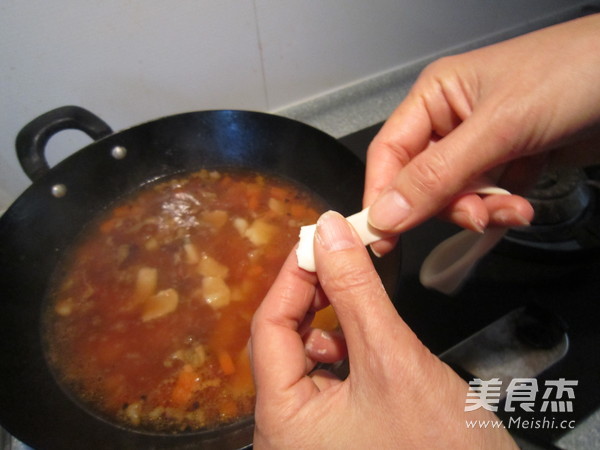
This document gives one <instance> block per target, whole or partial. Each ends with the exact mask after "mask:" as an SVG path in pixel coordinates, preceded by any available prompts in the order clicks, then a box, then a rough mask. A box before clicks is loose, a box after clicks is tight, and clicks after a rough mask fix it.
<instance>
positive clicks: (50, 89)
mask: <svg viewBox="0 0 600 450" xmlns="http://www.w3.org/2000/svg"><path fill="white" fill-rule="evenodd" d="M0 60H1V61H2V64H1V66H0V98H1V99H2V100H1V102H2V108H1V111H2V112H0V188H2V189H3V190H4V192H5V193H6V192H8V193H12V194H17V193H18V192H20V191H21V190H22V189H23V188H24V187H25V186H27V185H28V184H29V182H28V181H27V180H26V178H25V177H24V176H23V175H22V174H21V173H20V168H19V166H18V163H17V161H16V157H15V156H14V143H13V142H14V138H15V136H16V133H17V132H18V131H19V129H20V128H21V127H22V126H23V125H25V123H27V122H28V121H29V120H31V119H33V118H34V117H35V116H37V115H39V114H41V113H43V112H46V111H47V110H50V109H52V108H55V107H58V106H62V105H65V104H77V105H80V106H83V107H86V108H88V109H90V110H91V111H92V112H94V113H96V114H98V115H99V116H101V117H102V118H103V119H105V120H106V121H107V122H108V123H109V124H110V125H111V126H112V127H113V128H114V129H122V128H124V127H128V126H130V125H134V124H137V123H140V122H143V121H146V120H150V119H154V118H158V117H161V116H164V115H169V114H174V113H179V112H184V111H190V110H201V109H213V108H216V109H222V108H243V109H259V110H263V109H265V108H266V102H265V95H264V85H263V79H262V72H261V61H260V53H259V51H258V41H257V33H256V23H255V16H254V5H253V2H252V0H218V1H217V0H210V1H209V0H205V1H198V0H179V1H174V2H171V1H160V0H144V1H122V0H110V1H102V2H81V1H77V0H54V1H52V2H47V1H45V0H36V1H34V0H30V1H27V2H21V1H17V0H4V1H3V2H2V4H1V5H0ZM86 142H87V140H86V139H84V138H80V137H79V135H77V133H76V132H72V133H71V134H70V135H69V136H67V135H65V136H63V137H61V136H60V135H59V136H57V137H56V138H53V139H52V140H51V141H50V144H49V153H50V155H49V159H50V160H51V162H52V161H57V160H60V159H62V158H63V157H65V156H66V155H67V154H69V153H70V152H72V150H73V149H76V148H79V147H80V146H81V144H82V143H86Z"/></svg>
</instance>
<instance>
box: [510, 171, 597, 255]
mask: <svg viewBox="0 0 600 450" xmlns="http://www.w3.org/2000/svg"><path fill="white" fill-rule="evenodd" d="M599 172H600V170H596V173H594V169H592V170H590V171H589V172H586V171H584V170H581V169H563V170H557V171H550V172H547V173H545V174H543V175H542V177H541V178H540V180H539V181H538V183H537V184H536V186H535V187H534V188H533V189H532V190H531V192H530V193H529V194H528V195H527V196H526V198H527V200H529V201H530V203H531V205H532V206H533V208H534V211H535V217H534V220H533V221H532V223H531V226H528V227H520V228H514V229H511V230H510V231H509V232H508V233H507V235H506V238H505V239H504V241H505V242H506V243H508V244H510V245H509V247H513V248H512V250H511V251H513V252H514V251H515V250H518V248H515V247H521V249H520V250H524V249H525V250H526V249H534V250H536V251H542V252H545V253H547V252H549V251H553V252H559V253H565V252H577V253H579V252H581V251H595V252H596V251H600V195H599V194H600V192H598V186H599V183H598V179H600V177H598V175H600V173H599ZM505 247H506V246H505Z"/></svg>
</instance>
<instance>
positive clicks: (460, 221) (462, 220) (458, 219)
mask: <svg viewBox="0 0 600 450" xmlns="http://www.w3.org/2000/svg"><path fill="white" fill-rule="evenodd" d="M450 220H451V221H452V222H454V223H456V224H457V225H461V226H463V227H465V228H467V229H469V230H471V231H475V232H476V233H483V232H484V231H485V228H486V226H487V223H485V222H484V221H483V220H481V219H480V218H476V217H473V216H472V215H471V214H470V213H468V212H464V211H455V212H453V213H452V214H451V215H450Z"/></svg>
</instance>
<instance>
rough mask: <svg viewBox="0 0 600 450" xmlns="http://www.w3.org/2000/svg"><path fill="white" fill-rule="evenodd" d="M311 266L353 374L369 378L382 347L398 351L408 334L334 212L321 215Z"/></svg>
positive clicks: (358, 245)
mask: <svg viewBox="0 0 600 450" xmlns="http://www.w3.org/2000/svg"><path fill="white" fill-rule="evenodd" d="M315 261H316V267H317V274H318V277H319V282H320V284H321V286H322V287H323V290H324V291H325V293H326V294H327V297H328V298H329V301H330V303H331V305H332V306H333V308H334V309H335V312H336V315H337V317H338V320H339V323H340V326H341V328H342V330H343V332H344V336H345V338H346V345H347V348H348V354H349V362H350V365H351V367H352V368H351V373H354V376H355V377H360V376H361V374H363V375H366V374H367V373H371V374H372V371H373V370H377V368H376V367H374V365H373V361H375V360H376V359H377V355H378V354H379V353H380V352H381V349H382V348H383V347H384V346H385V343H387V342H389V339H394V340H395V345H398V346H400V347H402V344H403V340H405V339H409V337H407V336H408V335H409V334H412V333H411V332H410V330H408V327H406V325H405V324H404V322H402V320H401V319H400V317H399V316H398V314H397V312H396V310H395V308H394V307H393V305H392V303H391V301H390V300H389V297H388V296H387V294H386V292H385V289H384V288H383V285H382V283H381V280H380V278H379V276H378V275H377V272H376V271H375V268H374V267H373V264H372V262H371V259H370V257H369V255H368V253H367V251H366V249H365V248H364V246H363V245H362V242H361V241H360V239H359V238H358V236H357V235H356V233H355V232H354V230H353V229H352V227H351V226H350V225H349V223H348V222H347V221H346V220H345V219H344V218H343V217H342V216H340V215H339V214H337V213H334V212H328V213H325V214H323V215H322V216H321V217H320V218H319V221H318V222H317V231H316V233H315ZM413 336H414V335H413ZM353 371H354V372H353Z"/></svg>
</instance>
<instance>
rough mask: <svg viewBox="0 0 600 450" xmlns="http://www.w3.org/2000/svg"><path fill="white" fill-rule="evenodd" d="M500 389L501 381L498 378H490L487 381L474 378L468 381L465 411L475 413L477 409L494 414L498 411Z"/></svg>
mask: <svg viewBox="0 0 600 450" xmlns="http://www.w3.org/2000/svg"><path fill="white" fill-rule="evenodd" d="M501 387H502V381H500V379H499V378H492V379H491V380H487V381H486V380H482V379H481V378H475V379H474V380H472V381H469V392H467V400H466V401H465V403H466V405H465V411H475V410H476V409H479V408H484V409H487V410H488V411H494V412H495V411H498V403H499V402H500V388H501Z"/></svg>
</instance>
